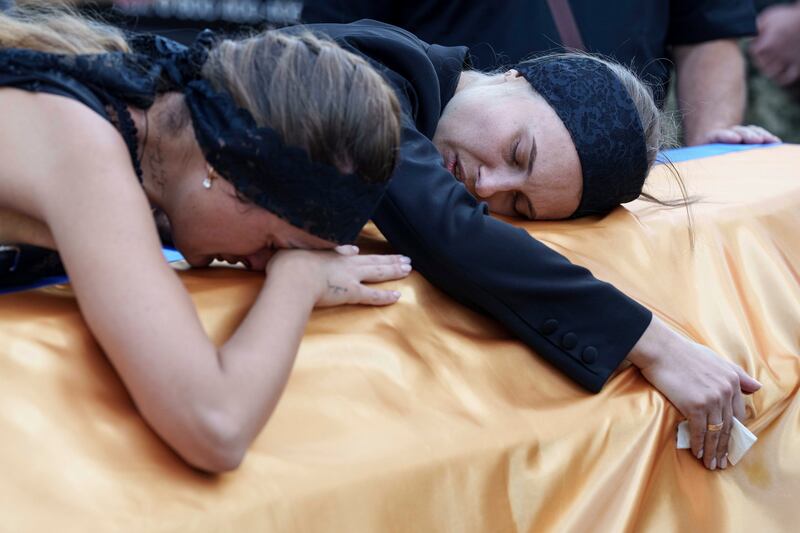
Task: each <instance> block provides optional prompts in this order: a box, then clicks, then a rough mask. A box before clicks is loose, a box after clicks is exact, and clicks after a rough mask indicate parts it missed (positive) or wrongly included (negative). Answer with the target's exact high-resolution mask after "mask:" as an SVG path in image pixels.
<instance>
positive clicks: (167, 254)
mask: <svg viewBox="0 0 800 533" xmlns="http://www.w3.org/2000/svg"><path fill="white" fill-rule="evenodd" d="M162 252H163V253H164V259H166V260H167V262H168V263H174V262H176V261H181V260H183V256H182V255H181V254H180V252H178V251H177V250H174V249H172V248H164V249H163V250H162ZM68 282H69V279H67V276H55V277H51V278H42V279H39V280H36V282H35V283H31V284H29V285H19V286H17V287H14V288H11V289H0V294H9V293H12V292H20V291H28V290H31V289H38V288H39V287H46V286H48V285H59V284H61V283H68Z"/></svg>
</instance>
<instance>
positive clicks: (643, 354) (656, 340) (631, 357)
mask: <svg viewBox="0 0 800 533" xmlns="http://www.w3.org/2000/svg"><path fill="white" fill-rule="evenodd" d="M681 342H686V339H685V338H683V337H682V336H681V335H679V334H678V333H677V332H675V331H673V330H672V329H670V328H669V326H667V325H666V324H665V323H664V321H663V320H661V319H660V318H658V317H657V316H655V315H653V319H652V320H651V321H650V325H649V326H647V329H646V330H644V333H643V334H642V336H641V338H640V339H639V341H638V342H637V343H636V344H635V345H634V346H633V349H632V350H631V351H630V353H629V354H628V357H626V359H627V360H628V361H630V362H631V363H632V364H633V365H635V366H636V367H638V368H640V369H643V368H648V367H649V366H651V365H652V364H654V363H656V362H657V361H659V360H660V359H661V358H663V357H664V356H665V355H666V354H668V353H671V352H672V351H673V350H674V349H676V348H678V345H679V344H680V343H681Z"/></svg>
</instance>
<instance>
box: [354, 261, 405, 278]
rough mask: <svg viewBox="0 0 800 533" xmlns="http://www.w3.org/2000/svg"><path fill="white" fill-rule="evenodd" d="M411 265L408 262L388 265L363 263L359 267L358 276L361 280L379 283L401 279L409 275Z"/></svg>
mask: <svg viewBox="0 0 800 533" xmlns="http://www.w3.org/2000/svg"><path fill="white" fill-rule="evenodd" d="M410 272H411V265H409V264H408V263H394V264H388V265H362V266H359V267H358V277H359V279H360V280H361V281H366V282H369V283H378V282H381V281H389V280H393V279H400V278H404V277H406V276H408V274H409V273H410Z"/></svg>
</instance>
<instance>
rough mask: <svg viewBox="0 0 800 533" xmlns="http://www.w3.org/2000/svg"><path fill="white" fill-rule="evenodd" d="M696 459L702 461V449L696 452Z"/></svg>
mask: <svg viewBox="0 0 800 533" xmlns="http://www.w3.org/2000/svg"><path fill="white" fill-rule="evenodd" d="M697 458H698V459H702V458H703V448H700V451H699V452H697Z"/></svg>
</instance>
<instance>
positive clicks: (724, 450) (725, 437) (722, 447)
mask: <svg viewBox="0 0 800 533" xmlns="http://www.w3.org/2000/svg"><path fill="white" fill-rule="evenodd" d="M722 424H723V426H722V429H721V430H720V431H719V432H718V433H719V441H718V442H717V461H716V464H715V465H712V467H711V469H712V470H713V469H714V467H718V468H721V469H725V468H727V466H728V441H729V439H730V436H731V430H732V429H733V412H732V409H731V404H730V403H728V404H727V405H726V406H725V407H724V408H723V409H722Z"/></svg>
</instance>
